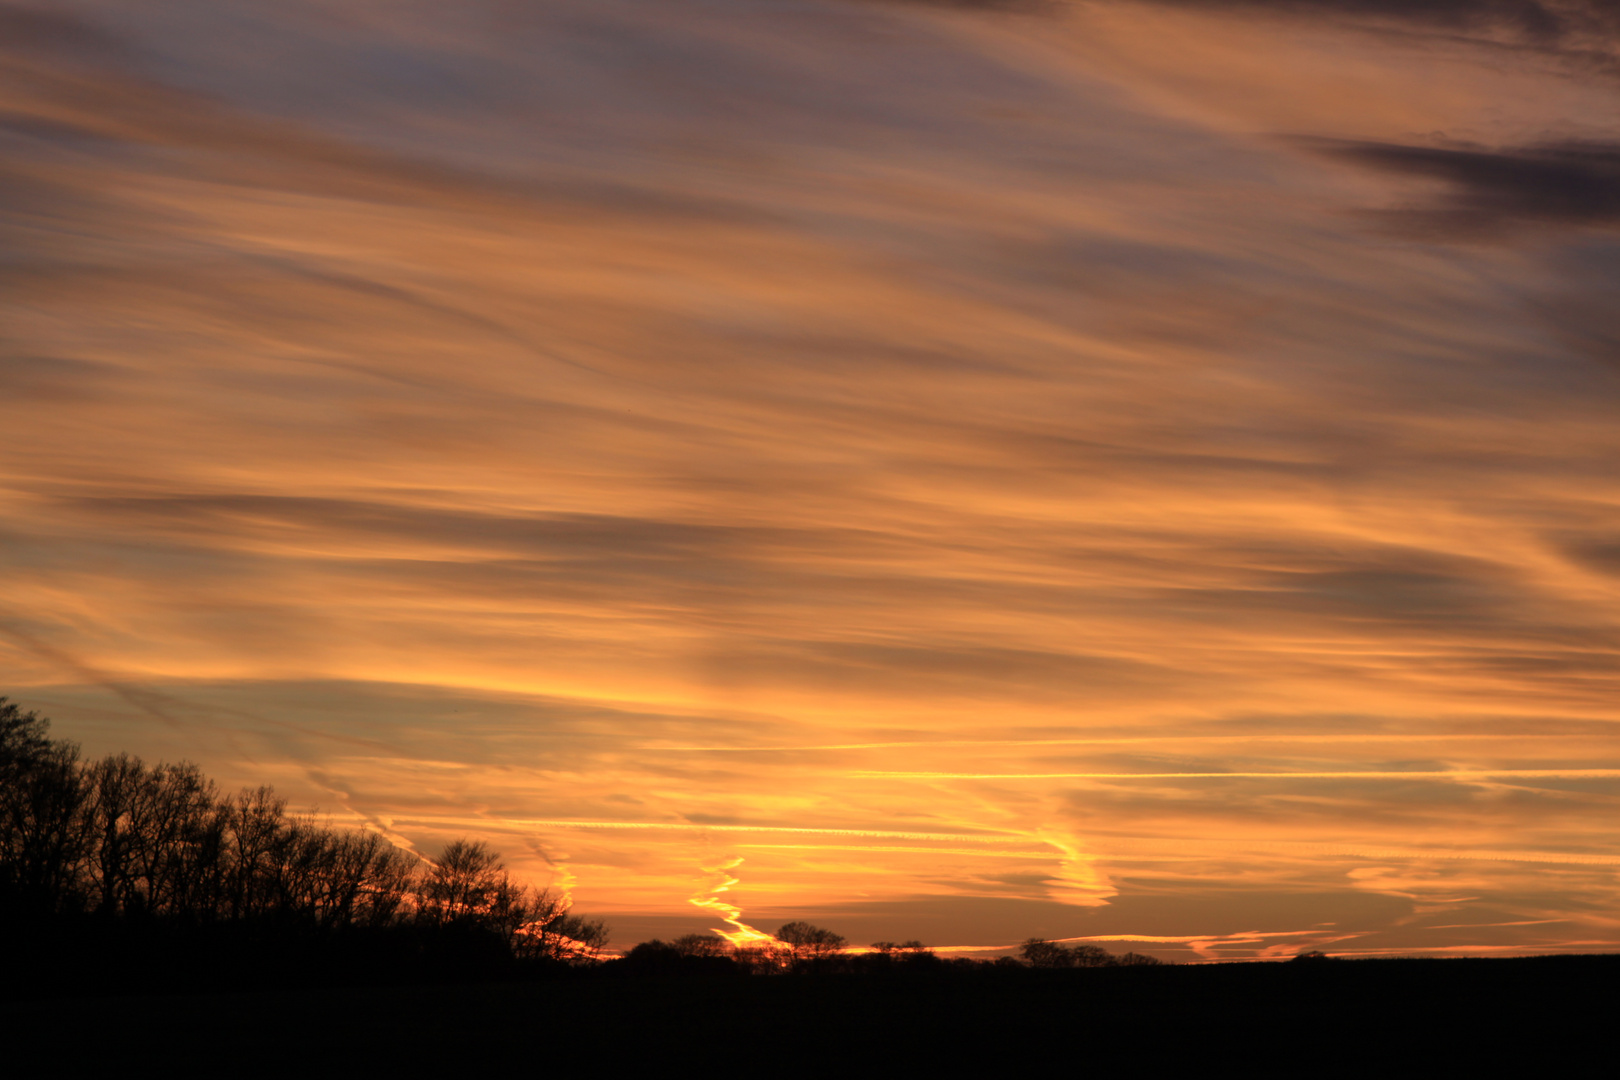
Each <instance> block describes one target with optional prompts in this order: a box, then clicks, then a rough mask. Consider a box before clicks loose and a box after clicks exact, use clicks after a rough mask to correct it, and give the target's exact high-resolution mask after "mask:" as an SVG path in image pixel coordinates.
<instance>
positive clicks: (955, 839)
mask: <svg viewBox="0 0 1620 1080" xmlns="http://www.w3.org/2000/svg"><path fill="white" fill-rule="evenodd" d="M498 820H499V821H501V822H502V823H503V824H505V825H506V826H508V827H513V828H535V829H652V830H660V831H666V832H743V833H748V832H754V833H761V832H765V833H790V834H795V835H804V836H851V837H860V836H868V837H872V838H873V839H877V840H937V841H944V842H947V843H958V844H1007V843H1015V842H1017V841H1020V840H1027V839H1029V837H1028V836H1026V835H1025V834H1022V833H1007V834H1003V835H998V836H975V835H972V834H970V833H926V832H900V831H891V830H885V829H814V828H806V827H803V826H794V825H704V824H697V823H687V822H675V821H569V820H565V819H561V818H557V819H541V818H500V819H498ZM396 821H401V822H403V821H411V822H416V823H418V824H422V825H488V824H490V821H491V819H484V818H463V817H437V816H425V815H411V816H410V817H408V818H407V817H403V816H401V817H398V818H396Z"/></svg>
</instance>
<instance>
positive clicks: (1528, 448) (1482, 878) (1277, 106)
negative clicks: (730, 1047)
mask: <svg viewBox="0 0 1620 1080" xmlns="http://www.w3.org/2000/svg"><path fill="white" fill-rule="evenodd" d="M341 7H342V10H341V11H338V10H337V8H335V7H332V6H330V5H327V4H325V3H323V2H318V0H308V2H301V3H298V4H291V5H289V4H272V3H258V2H250V0H240V2H232V3H217V2H211V3H202V2H200V0H198V2H194V0H162V2H156V3H151V4H146V5H141V6H140V8H138V9H137V8H128V7H126V6H124V5H117V4H110V3H102V2H99V0H65V2H63V3H60V4H53V5H51V6H50V7H49V9H46V8H43V7H38V6H26V5H21V6H19V5H6V6H3V7H0V148H3V153H0V232H3V235H4V246H5V251H6V257H5V259H4V260H3V263H0V282H3V287H0V307H3V309H4V314H3V316H0V326H3V327H4V330H3V331H0V410H3V414H4V417H5V420H6V423H7V430H8V431H9V432H11V433H12V434H11V436H10V437H9V438H8V439H7V440H6V441H5V443H4V444H3V449H0V506H3V507H4V514H3V515H0V552H3V555H0V581H3V588H0V597H3V599H0V671H3V672H4V673H5V675H6V683H5V686H3V687H0V692H4V693H7V694H9V695H10V696H12V697H14V698H17V699H19V700H22V701H24V702H25V703H26V704H27V705H29V706H30V707H37V708H40V709H42V710H43V711H45V712H46V713H48V714H50V715H52V716H53V717H54V718H55V719H56V722H57V725H58V731H59V733H61V734H63V735H65V736H68V737H72V738H76V739H79V740H82V741H83V742H84V744H85V746H86V749H87V750H88V751H90V752H93V753H102V752H107V751H112V750H123V749H128V750H130V751H133V752H136V753H139V754H142V755H144V756H147V757H151V758H176V757H190V758H193V759H196V760H198V761H199V762H200V763H201V764H202V765H203V766H204V768H205V769H207V770H208V771H209V772H210V773H212V774H214V775H216V776H218V777H220V778H221V780H222V781H223V782H225V783H227V784H229V785H235V784H250V783H251V784H256V783H260V782H266V781H268V782H272V783H274V784H276V785H277V787H278V788H280V789H282V790H283V791H284V792H285V793H287V794H288V795H290V796H291V797H292V798H293V799H294V800H295V801H296V802H298V803H299V804H301V805H306V806H320V807H323V808H325V809H326V810H327V811H328V812H330V813H332V814H334V815H338V816H341V817H344V818H346V819H348V820H352V821H355V822H364V823H367V824H369V826H370V827H372V828H376V829H380V830H383V831H384V832H386V833H387V834H388V835H389V836H391V837H393V838H395V839H396V840H398V841H399V842H401V843H407V844H411V845H414V846H416V847H418V848H420V849H422V850H432V849H433V848H434V847H435V846H436V845H437V844H439V843H442V842H443V841H444V840H446V839H448V838H450V837H453V836H456V835H460V834H463V833H476V834H478V835H482V836H487V837H489V838H490V839H491V840H492V841H494V842H495V844H496V846H497V847H499V848H501V849H502V850H503V851H505V852H506V854H507V856H508V857H509V859H510V860H511V861H513V862H514V863H515V864H517V865H518V866H519V867H520V868H522V869H523V870H524V871H525V872H528V873H531V874H533V875H535V876H536V877H537V878H538V879H541V880H554V881H557V882H559V883H561V884H562V885H564V886H565V887H566V888H568V889H570V890H571V892H572V893H573V895H574V897H575V899H576V902H577V903H578V904H579V905H580V907H581V910H589V911H592V912H601V913H603V914H604V915H606V916H607V917H608V918H609V919H610V921H613V922H615V923H616V924H617V925H618V926H619V927H620V930H619V940H620V941H621V943H623V942H627V941H633V940H635V936H634V935H636V934H638V933H644V934H645V935H646V936H653V935H655V934H663V935H666V936H667V935H669V934H671V933H679V932H685V931H688V930H696V929H700V928H702V927H704V926H708V925H711V923H712V919H711V918H710V916H709V914H707V912H706V911H705V910H699V909H698V908H697V907H694V905H693V904H692V903H691V899H692V898H693V897H699V898H700V899H701V898H707V899H723V902H724V905H725V906H726V907H727V909H728V910H729V909H730V908H731V907H735V908H736V909H738V911H739V912H740V914H738V915H736V916H735V917H736V918H739V919H740V920H742V921H743V922H744V923H746V924H747V925H750V926H758V927H765V928H771V927H773V926H774V925H777V924H779V923H780V922H783V921H787V920H788V919H791V918H807V919H810V920H811V921H815V922H826V923H828V924H832V925H834V928H835V929H838V930H840V932H844V933H846V934H847V935H850V936H851V937H852V940H866V938H865V937H864V936H862V935H865V934H867V933H870V934H871V935H872V937H871V939H872V940H877V939H879V938H886V939H899V938H908V937H915V936H923V937H925V938H927V939H929V940H931V941H932V942H933V943H935V944H939V945H949V946H951V947H958V948H962V949H986V950H990V951H994V949H996V948H999V947H1002V946H1006V945H1011V944H1013V943H1015V942H1016V941H1018V940H1021V939H1022V938H1023V937H1027V936H1030V935H1032V934H1034V935H1041V936H1046V937H1052V938H1070V939H1079V938H1090V939H1095V940H1121V941H1123V940H1132V941H1138V942H1142V943H1143V948H1145V949H1149V950H1153V951H1159V952H1161V953H1162V954H1163V955H1166V956H1180V957H1183V958H1187V957H1192V958H1197V957H1203V958H1213V957H1277V956H1285V955H1289V954H1290V953H1291V951H1294V950H1298V949H1305V948H1329V949H1330V951H1347V952H1364V953H1367V954H1369V955H1375V954H1381V953H1385V952H1391V951H1395V952H1399V951H1409V952H1411V951H1420V950H1430V951H1435V952H1439V953H1442V954H1444V953H1450V952H1458V953H1466V952H1470V951H1474V952H1490V951H1502V950H1507V951H1515V950H1517V951H1538V950H1547V949H1557V948H1574V947H1582V948H1585V947H1599V946H1597V945H1592V944H1591V943H1593V942H1597V943H1600V944H1601V943H1602V942H1605V941H1610V940H1612V939H1614V937H1615V933H1616V929H1615V927H1614V925H1613V919H1612V916H1611V915H1609V914H1607V912H1610V911H1612V910H1613V901H1614V896H1615V882H1614V872H1613V859H1614V858H1615V857H1616V853H1615V849H1614V846H1613V839H1612V836H1611V832H1612V829H1611V828H1610V822H1612V820H1613V816H1612V810H1613V805H1612V804H1613V802H1614V800H1615V798H1616V795H1615V787H1614V776H1615V775H1616V772H1615V770H1617V769H1620V743H1617V742H1616V737H1615V733H1614V732H1615V728H1614V722H1615V713H1614V710H1613V701H1614V700H1615V698H1614V694H1615V690H1616V688H1617V685H1620V666H1617V664H1616V662H1615V659H1614V657H1615V650H1616V646H1617V645H1620V623H1617V621H1616V618H1615V615H1614V610H1615V607H1614V600H1615V598H1616V589H1617V584H1616V582H1617V576H1616V567H1617V566H1620V560H1617V558H1616V554H1615V553H1616V550H1620V549H1617V547H1616V540H1615V533H1614V523H1613V508H1614V506H1615V504H1616V501H1617V499H1620V488H1617V486H1616V481H1615V479H1614V470H1613V462H1614V460H1615V456H1616V451H1617V450H1620V446H1617V436H1616V434H1615V433H1616V430H1617V429H1616V426H1615V424H1614V422H1613V421H1614V416H1613V414H1614V411H1615V408H1616V405H1617V403H1620V384H1617V383H1616V373H1615V368H1614V356H1615V351H1614V345H1615V343H1616V342H1617V341H1620V332H1617V329H1616V324H1615V320H1614V317H1613V315H1612V313H1611V308H1612V304H1611V303H1609V297H1610V295H1611V294H1612V291H1613V285H1614V283H1615V281H1616V280H1617V275H1616V272H1617V269H1620V261H1617V255H1616V253H1617V252H1620V247H1616V245H1615V242H1614V236H1613V224H1614V219H1615V214H1614V212H1613V210H1614V207H1613V206H1612V205H1610V203H1611V195H1612V188H1613V186H1614V185H1613V183H1612V181H1613V180H1614V176H1613V175H1612V174H1613V172H1614V160H1613V159H1614V157H1615V155H1614V149H1613V148H1614V147H1615V145H1617V140H1620V130H1617V129H1616V127H1615V124H1614V120H1613V117H1614V115H1615V113H1614V110H1613V105H1614V101H1615V96H1616V94H1617V93H1620V88H1617V87H1616V85H1615V84H1614V82H1613V80H1612V79H1608V78H1606V77H1603V78H1597V77H1591V75H1592V73H1593V72H1595V71H1599V70H1602V69H1603V65H1604V64H1605V63H1608V62H1609V61H1608V59H1607V58H1609V57H1612V55H1613V45H1614V40H1615V39H1614V36H1613V29H1614V28H1613V22H1612V19H1611V18H1610V16H1609V15H1608V14H1607V9H1605V8H1603V7H1601V6H1599V5H1591V4H1581V3H1567V4H1552V3H1550V2H1549V3H1533V2H1530V0H1525V2H1522V3H1519V2H1511V3H1510V2H1503V3H1495V4H1492V3H1480V4H1465V3H1461V2H1458V3H1436V4H1427V5H1396V4H1393V3H1391V4H1382V3H1365V4H1357V3H1349V2H1345V3H1327V2H1325V0H1324V2H1323V3H1305V2H1299V3H1286V4H1285V3H1247V4H1239V3H1205V4H1194V3H1190V2H1189V3H1152V4H1150V3H1134V2H1130V3H1125V2H1121V3H1101V4H1085V5H1060V4H1043V5H1040V6H1039V8H1038V9H1032V8H1020V9H1019V10H1017V11H1009V10H1003V7H1004V5H981V4H928V3H844V2H833V0H827V2H813V3H804V4H795V5H778V4H770V3H759V2H757V0H746V2H745V0H734V2H733V0H710V2H706V3H703V4H695V5H681V6H680V7H679V10H676V9H674V8H670V7H669V6H668V5H661V4H657V3H653V2H642V0H591V2H585V0H578V2H575V0H548V2H544V3H532V4H523V5H512V4H504V3H498V2H494V0H491V2H489V3H475V4H469V5H463V6H461V7H458V8H456V9H455V10H449V9H443V8H441V7H434V6H425V7H418V6H413V5H410V4H392V3H378V4H346V5H341ZM738 860H740V861H738ZM716 868H724V869H723V872H722V870H719V869H716ZM722 877H723V878H724V879H725V880H728V881H731V884H729V885H726V888H725V892H724V897H723V898H720V897H719V896H718V894H717V893H715V892H714V890H715V887H716V884H715V883H716V882H717V881H719V880H721V878H722ZM733 879H734V880H733ZM715 910H719V909H718V908H716V909H715ZM705 920H709V921H705ZM728 925H729V924H728ZM1255 927H1267V928H1269V929H1267V930H1266V931H1264V932H1260V931H1257V930H1255V929H1254V928H1255ZM1131 935H1138V936H1136V937H1131ZM1583 943H1584V944H1583ZM1603 947H1607V946H1603Z"/></svg>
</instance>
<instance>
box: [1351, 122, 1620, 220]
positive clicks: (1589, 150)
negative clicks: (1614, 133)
mask: <svg viewBox="0 0 1620 1080" xmlns="http://www.w3.org/2000/svg"><path fill="white" fill-rule="evenodd" d="M1319 149H1321V150H1322V151H1323V152H1325V153H1326V154H1328V155H1330V156H1332V157H1335V158H1338V159H1340V160H1343V161H1347V162H1351V163H1353V164H1356V165H1360V166H1363V167H1365V168H1369V169H1375V170H1378V171H1380V172H1385V173H1389V174H1393V175H1396V176H1401V177H1410V178H1416V179H1423V180H1433V181H1438V182H1439V183H1440V184H1441V185H1442V187H1443V189H1444V190H1443V191H1442V192H1441V193H1440V194H1439V195H1438V197H1436V198H1432V199H1430V200H1429V201H1428V202H1426V203H1418V204H1416V205H1409V206H1401V207H1396V208H1391V209H1384V210H1379V211H1376V212H1375V213H1376V215H1377V217H1378V219H1379V220H1380V221H1381V222H1382V223H1383V225H1384V227H1385V228H1386V229H1388V230H1389V231H1392V232H1397V233H1407V234H1411V233H1417V234H1419V235H1429V236H1439V237H1446V238H1467V239H1493V238H1500V237H1503V236H1505V235H1507V234H1509V233H1511V232H1513V231H1514V230H1516V229H1520V228H1524V227H1535V228H1541V229H1555V228H1557V229H1578V228H1594V227H1612V226H1613V225H1615V224H1616V223H1617V222H1620V142H1573V141H1569V142H1554V143H1544V144H1539V145H1532V146H1521V147H1504V148H1499V149H1487V148H1482V147H1460V146H1421V145H1403V144H1399V143H1377V142H1343V143H1326V144H1319Z"/></svg>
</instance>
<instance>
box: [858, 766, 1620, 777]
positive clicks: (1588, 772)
mask: <svg viewBox="0 0 1620 1080" xmlns="http://www.w3.org/2000/svg"><path fill="white" fill-rule="evenodd" d="M844 775H845V776H847V777H850V778H851V779H856V780H1488V779H1491V778H1492V777H1503V778H1508V779H1525V780H1533V779H1564V780H1612V779H1614V778H1616V777H1620V769H1414V770H1412V771H1410V772H1402V771H1398V770H1378V771H1366V772H1141V773H1120V772H1054V773H976V772H881V771H878V770H869V769H860V770H856V771H854V772H849V773H845V774H844Z"/></svg>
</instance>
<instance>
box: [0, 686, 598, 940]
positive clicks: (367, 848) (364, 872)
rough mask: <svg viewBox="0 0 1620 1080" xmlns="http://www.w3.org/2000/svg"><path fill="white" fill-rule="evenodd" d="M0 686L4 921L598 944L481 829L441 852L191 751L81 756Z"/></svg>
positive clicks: (584, 923)
mask: <svg viewBox="0 0 1620 1080" xmlns="http://www.w3.org/2000/svg"><path fill="white" fill-rule="evenodd" d="M48 723H49V722H48V721H47V720H45V719H44V718H43V717H40V716H38V715H37V714H35V713H32V712H24V711H23V710H22V709H21V708H20V707H18V706H17V705H16V704H13V703H10V702H8V701H7V700H6V699H5V698H0V913H4V915H5V917H6V925H7V926H8V927H10V928H16V927H19V926H25V925H35V926H44V925H48V924H51V923H52V922H53V921H54V922H56V923H60V922H61V921H62V920H66V919H74V918H79V919H83V918H91V919H94V920H96V921H97V922H99V923H115V924H119V925H125V926H137V925H151V924H155V923H162V924H167V925H184V926H210V925H219V924H238V925H253V926H256V927H261V928H263V927H275V928H280V929H282V930H286V931H292V930H296V931H301V932H304V933H306V934H307V933H310V932H314V933H341V932H372V933H376V932H385V933H386V932H392V933H393V934H394V935H395V936H396V937H399V938H400V939H401V940H403V939H405V938H407V937H409V938H410V939H411V941H412V942H413V946H412V947H415V948H421V947H423V946H422V943H423V942H432V943H438V944H439V945H442V944H443V943H444V942H450V941H455V942H459V943H461V945H462V946H465V947H467V948H476V949H483V950H486V951H488V952H492V953H501V954H505V955H508V956H510V957H512V958H514V959H517V960H553V961H571V960H580V959H595V958H596V957H598V956H599V954H600V953H601V950H602V949H603V947H604V946H605V945H606V942H607V931H606V928H605V927H604V926H603V925H602V924H601V923H600V922H593V921H589V920H586V919H582V918H580V917H578V916H575V915H571V914H570V913H569V911H568V907H567V904H566V902H564V900H563V899H562V898H561V897H559V896H557V895H555V894H553V893H551V892H550V891H546V890H540V891H537V890H535V889H532V888H530V887H528V886H526V885H521V884H518V883H516V882H514V881H513V880H512V879H511V877H510V875H509V874H508V873H507V871H506V869H505V867H504V866H503V865H502V864H501V860H500V857H499V856H498V855H496V854H495V853H494V852H492V851H490V850H489V849H488V848H487V847H486V846H485V845H484V844H482V843H474V842H469V841H465V840H459V841H456V842H454V843H452V844H450V845H449V846H448V847H446V848H445V850H444V852H443V854H442V855H441V856H440V857H439V859H438V860H436V861H429V860H424V859H420V858H419V857H418V856H416V855H414V854H411V853H409V852H406V851H403V850H401V849H399V848H397V847H394V846H393V845H392V844H390V843H389V842H388V841H387V840H385V839H384V838H383V837H381V836H379V835H377V834H376V833H373V832H365V831H360V830H350V829H337V828H332V827H330V826H327V825H323V824H320V823H318V822H316V821H314V820H312V819H311V818H308V817H302V816H298V815H294V814H289V813H288V812H287V805H286V802H285V800H283V799H280V798H277V797H276V795H275V793H274V792H273V791H272V790H271V789H270V788H268V787H260V788H257V789H254V790H249V791H242V792H240V793H237V794H234V795H227V794H224V793H222V792H220V791H219V790H218V788H217V787H216V786H215V784H214V783H213V781H211V780H209V779H208V778H207V777H205V776H203V774H202V773H201V771H200V770H199V769H198V768H197V766H195V765H192V764H189V763H184V762H182V763H180V764H177V765H170V764H159V765H147V764H145V763H144V762H142V761H141V760H140V759H139V758H135V757H131V756H129V755H128V754H118V755H114V756H109V757H106V758H103V759H101V760H100V761H93V762H87V761H82V760H81V759H80V756H79V750H78V747H77V746H75V745H73V744H72V743H68V742H63V741H59V740H53V739H51V738H49V737H48V734H47V731H48Z"/></svg>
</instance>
